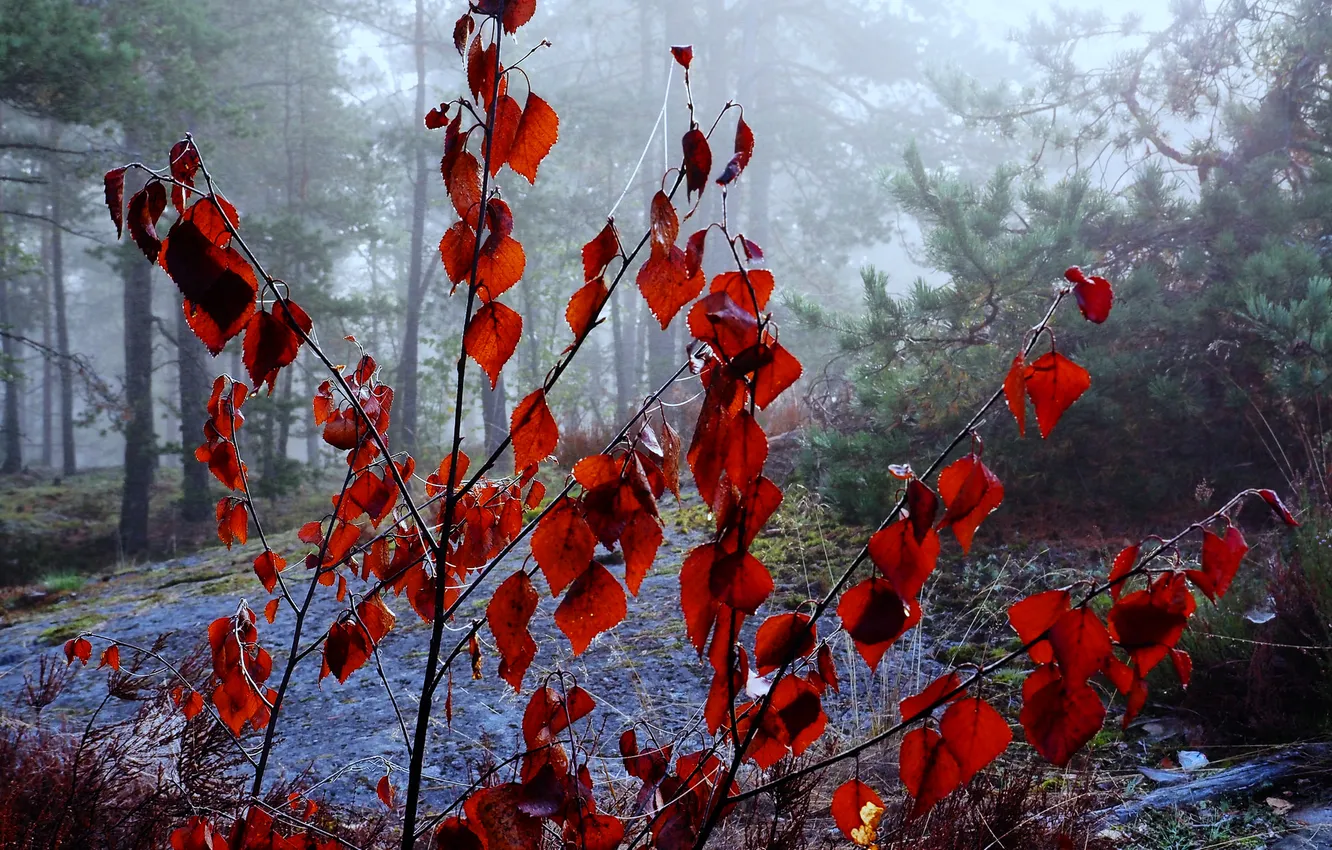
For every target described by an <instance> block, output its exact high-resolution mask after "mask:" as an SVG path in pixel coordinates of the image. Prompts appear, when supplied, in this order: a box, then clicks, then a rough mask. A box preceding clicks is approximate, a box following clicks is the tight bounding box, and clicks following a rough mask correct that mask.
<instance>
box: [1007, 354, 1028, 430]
mask: <svg viewBox="0 0 1332 850" xmlns="http://www.w3.org/2000/svg"><path fill="white" fill-rule="evenodd" d="M1026 375H1027V361H1026V358H1025V356H1024V355H1023V353H1022V352H1021V351H1019V352H1018V353H1017V356H1015V357H1014V358H1013V365H1012V366H1010V367H1009V369H1008V376H1007V377H1005V378H1004V400H1005V401H1006V402H1008V409H1009V410H1010V411H1012V413H1013V418H1014V419H1016V420H1017V426H1018V436H1019V437H1025V436H1027V399H1026V398H1025V395H1026V392H1027V378H1026Z"/></svg>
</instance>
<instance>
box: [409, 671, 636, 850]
mask: <svg viewBox="0 0 1332 850" xmlns="http://www.w3.org/2000/svg"><path fill="white" fill-rule="evenodd" d="M595 707H596V702H595V701H594V700H593V699H592V696H591V695H590V694H589V693H588V692H587V691H585V690H583V689H582V688H580V687H577V686H574V687H572V688H569V689H568V691H567V692H565V693H563V694H561V693H560V692H558V691H556V690H555V689H554V688H552V687H550V686H549V685H543V686H542V687H540V688H537V690H536V691H535V692H534V693H533V694H532V697H531V699H530V700H529V701H528V703H527V709H526V711H524V712H523V741H524V743H525V744H526V746H527V750H526V752H525V753H524V754H523V757H522V768H521V771H520V773H519V780H520V781H518V782H508V783H503V784H499V785H494V786H491V787H489V788H484V789H482V790H480V791H478V792H476V793H475V794H473V795H471V796H470V797H469V798H468V799H467V802H466V804H465V805H464V806H463V815H461V816H454V817H451V818H448V819H446V820H444V821H443V822H442V823H441V824H440V825H439V827H438V828H437V830H436V833H435V846H437V847H450V848H468V850H473V848H474V850H481V848H515V850H516V848H519V847H536V846H538V845H539V844H540V843H541V835H542V821H549V822H550V823H551V824H553V825H554V826H555V828H556V829H558V830H559V831H560V832H561V834H562V835H563V837H564V840H565V843H566V846H570V847H586V848H589V850H613V848H615V847H618V846H619V845H620V842H621V841H622V840H623V839H624V825H623V824H622V823H621V822H620V820H619V819H618V818H616V817H614V816H613V815H609V814H604V813H601V812H598V811H597V806H596V800H595V798H594V797H593V794H592V791H593V783H592V774H591V772H590V771H589V770H588V767H587V763H586V762H584V763H582V764H577V763H576V759H571V758H570V755H569V751H568V750H566V749H565V747H564V745H563V744H562V743H561V741H560V735H561V733H564V732H565V731H566V730H570V727H572V725H573V724H574V723H576V722H578V721H579V720H581V719H583V718H584V717H586V716H587V715H588V714H590V713H591V712H592V709H594V708H595ZM570 734H572V733H570ZM570 740H571V741H572V740H573V739H572V737H571V738H570ZM575 754H576V749H575Z"/></svg>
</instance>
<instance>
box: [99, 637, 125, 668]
mask: <svg viewBox="0 0 1332 850" xmlns="http://www.w3.org/2000/svg"><path fill="white" fill-rule="evenodd" d="M103 667H110V668H111V669H112V670H119V669H120V647H119V646H116V645H115V644H114V643H113V644H111V645H110V646H108V647H107V648H106V649H104V650H102V658H101V660H100V662H99V663H98V665H97V669H99V670H100V669H102V668H103Z"/></svg>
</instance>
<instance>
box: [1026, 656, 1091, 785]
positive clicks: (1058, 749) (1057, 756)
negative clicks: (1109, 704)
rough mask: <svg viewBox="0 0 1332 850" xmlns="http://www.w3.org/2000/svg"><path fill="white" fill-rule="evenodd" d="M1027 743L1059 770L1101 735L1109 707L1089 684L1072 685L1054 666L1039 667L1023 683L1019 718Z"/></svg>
mask: <svg viewBox="0 0 1332 850" xmlns="http://www.w3.org/2000/svg"><path fill="white" fill-rule="evenodd" d="M1018 719H1019V720H1020V721H1021V723H1022V728H1023V729H1024V730H1025V731H1026V733H1027V740H1028V741H1029V742H1030V743H1031V745H1032V746H1033V747H1035V748H1036V751H1037V752H1039V753H1040V754H1041V755H1042V756H1044V757H1045V759H1046V760H1047V761H1049V762H1051V763H1053V764H1055V765H1057V766H1059V767H1063V766H1064V765H1066V764H1068V762H1069V760H1070V759H1072V758H1073V754H1074V753H1076V752H1077V751H1078V750H1080V749H1081V748H1082V745H1083V744H1086V743H1087V742H1088V741H1090V740H1091V739H1092V737H1093V736H1095V735H1096V733H1097V732H1099V731H1101V724H1102V723H1104V722H1105V706H1104V705H1102V704H1101V698H1100V697H1099V696H1098V695H1097V693H1096V691H1095V689H1093V688H1092V687H1091V686H1090V685H1088V684H1087V683H1086V682H1070V681H1067V680H1066V679H1064V678H1063V677H1062V676H1060V675H1059V670H1058V669H1057V668H1056V667H1054V666H1053V665H1049V664H1047V665H1043V666H1041V667H1037V668H1036V669H1035V670H1034V671H1032V673H1031V674H1030V675H1028V676H1027V679H1026V681H1024V682H1023V683H1022V711H1021V713H1020V714H1019V715H1018Z"/></svg>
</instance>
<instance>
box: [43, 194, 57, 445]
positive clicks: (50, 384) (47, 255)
mask: <svg viewBox="0 0 1332 850" xmlns="http://www.w3.org/2000/svg"><path fill="white" fill-rule="evenodd" d="M48 212H49V210H48ZM41 242H42V270H43V272H44V274H43V275H42V287H41V292H42V306H41V310H40V313H41V318H42V345H44V346H46V350H45V351H44V352H43V353H42V467H43V468H45V469H51V468H52V467H53V466H54V465H55V383H56V377H55V376H56V368H55V360H54V358H52V357H51V350H52V349H53V348H55V340H54V339H53V337H54V336H55V334H54V333H53V332H52V328H51V235H50V230H49V229H46V230H43V231H42V238H41Z"/></svg>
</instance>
